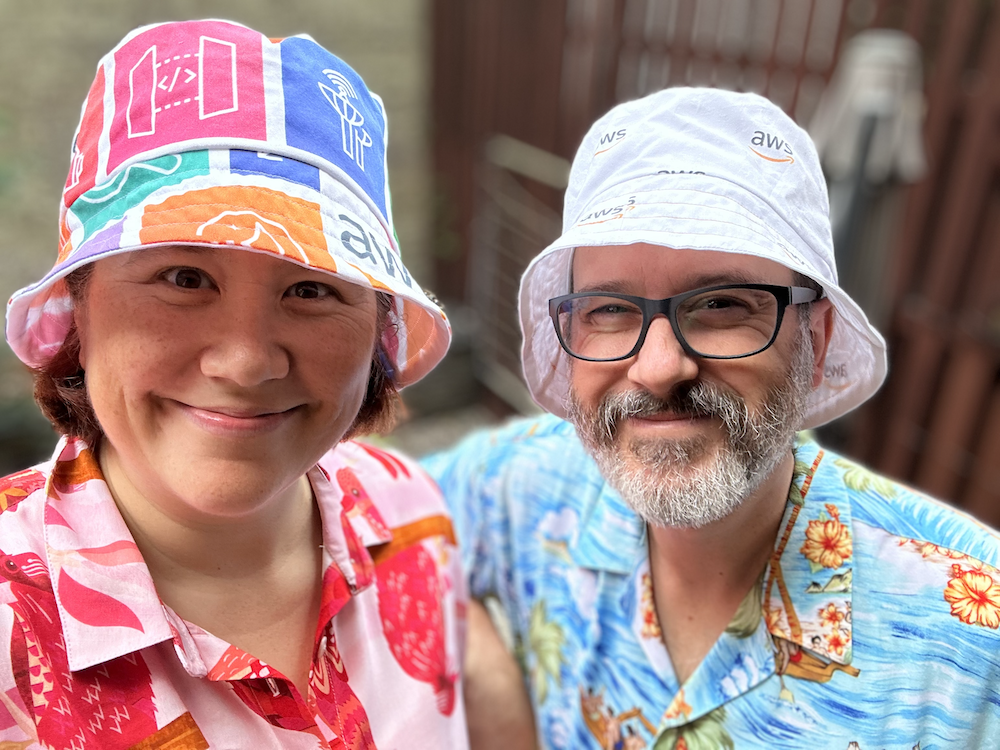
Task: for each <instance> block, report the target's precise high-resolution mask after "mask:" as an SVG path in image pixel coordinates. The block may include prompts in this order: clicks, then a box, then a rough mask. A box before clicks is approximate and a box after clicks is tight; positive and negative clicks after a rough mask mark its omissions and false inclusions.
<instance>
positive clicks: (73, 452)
mask: <svg viewBox="0 0 1000 750" xmlns="http://www.w3.org/2000/svg"><path fill="white" fill-rule="evenodd" d="M309 479H310V481H311V483H312V487H313V491H314V493H315V496H316V499H317V502H318V504H319V508H320V512H321V515H322V518H323V540H324V548H325V552H324V564H325V572H324V576H323V596H322V604H321V609H320V621H319V623H318V627H317V632H316V639H315V652H314V656H313V661H312V669H311V672H310V679H309V690H308V694H307V695H304V696H303V695H301V694H300V693H299V692H298V690H297V689H296V688H295V687H294V686H293V685H292V683H291V682H289V681H286V680H285V679H284V678H283V677H282V675H281V674H280V673H278V672H277V671H275V670H273V669H271V668H269V667H268V665H267V664H265V663H263V662H261V661H259V660H257V659H255V658H254V657H253V656H251V655H250V654H248V653H246V652H244V651H242V650H240V649H239V648H237V647H236V646H233V645H231V644H229V643H226V642H225V641H223V640H222V639H220V638H217V637H216V636H214V635H212V634H211V633H208V632H206V631H205V630H202V629H201V628H199V627H198V626H197V625H194V624H193V623H190V622H187V621H185V620H183V619H182V618H181V617H179V616H178V615H177V614H176V613H174V612H173V611H172V610H171V609H170V608H169V607H168V606H166V605H165V604H164V603H163V602H161V601H160V599H159V597H158V596H157V594H156V589H155V587H154V584H153V580H152V578H151V577H150V574H149V570H148V569H147V568H146V564H145V563H144V562H143V559H142V555H140V553H139V549H138V548H137V547H136V545H135V542H134V541H133V539H132V535H131V534H130V533H129V530H128V528H127V527H126V525H125V523H124V521H123V520H122V517H121V515H120V514H119V512H118V508H117V506H116V505H115V503H114V501H113V499H112V498H111V495H110V493H109V492H108V487H107V485H106V484H105V482H104V480H103V478H102V476H101V472H100V469H99V467H98V465H97V463H96V461H95V460H94V457H93V455H92V454H91V453H90V451H89V450H87V448H86V446H85V444H84V443H83V442H81V441H79V440H74V439H69V440H63V441H61V442H60V444H59V446H58V447H57V449H56V453H55V457H54V459H53V460H52V461H50V462H48V463H45V464H42V465H40V466H39V467H37V468H35V469H29V470H27V471H23V472H20V473H18V474H14V475H12V476H9V477H7V478H6V479H2V480H0V648H4V644H7V648H8V649H9V657H7V658H3V659H2V660H0V703H2V705H0V747H7V746H8V744H9V746H10V747H18V748H36V747H48V748H73V749H74V750H84V749H85V748H86V749H89V748H130V747H137V748H145V749H151V748H159V747H170V748H172V749H173V750H186V749H193V748H208V747H211V748H213V749H214V748H251V747H252V748H255V749H257V748H376V747H377V748H383V749H387V748H403V747H405V748H464V747H467V744H468V741H467V739H466V730H465V716H464V710H463V707H462V702H461V685H460V680H459V671H460V666H461V653H462V649H463V646H464V643H463V635H464V619H465V601H466V592H465V589H464V584H463V579H462V576H461V574H460V570H459V567H458V566H459V559H458V555H457V554H456V551H455V538H454V534H453V532H452V527H451V521H450V519H449V517H448V515H447V512H446V510H445V507H444V504H443V502H442V500H441V498H440V496H439V494H438V491H437V490H436V488H435V487H434V485H433V484H432V483H431V481H430V480H429V479H427V478H426V476H425V475H424V474H423V472H422V471H421V470H420V469H419V468H417V467H416V466H415V465H414V464H412V463H409V462H407V461H404V460H402V459H400V458H398V457H397V456H395V455H393V454H389V453H386V452H384V451H382V450H379V449H376V448H373V447H371V446H368V445H364V444H361V443H353V442H352V443H343V444H341V445H339V446H337V447H336V448H335V449H334V450H332V451H330V452H329V453H328V454H326V456H324V457H323V459H322V460H321V461H320V463H319V464H318V465H317V466H316V467H314V468H313V469H312V470H311V471H310V473H309Z"/></svg>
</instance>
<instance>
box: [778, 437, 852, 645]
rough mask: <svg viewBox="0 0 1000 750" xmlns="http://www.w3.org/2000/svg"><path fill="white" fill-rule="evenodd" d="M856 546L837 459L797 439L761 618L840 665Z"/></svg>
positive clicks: (847, 639)
mask: <svg viewBox="0 0 1000 750" xmlns="http://www.w3.org/2000/svg"><path fill="white" fill-rule="evenodd" d="M853 542H854V533H853V523H852V517H851V503H850V498H849V496H848V494H847V492H846V490H845V488H844V485H843V482H841V481H840V475H839V473H838V471H837V468H836V466H834V462H833V460H832V458H830V457H828V456H827V455H826V453H825V452H824V451H823V450H822V449H821V448H820V447H819V446H818V445H817V444H816V443H815V442H812V441H811V440H802V441H800V443H799V444H798V445H797V446H796V448H795V476H794V478H793V480H792V486H791V488H790V491H789V498H788V504H787V506H786V508H785V514H784V517H783V518H782V520H781V526H780V529H779V533H778V539H777V543H776V545H775V550H774V555H773V557H772V559H771V563H770V565H769V567H768V571H767V574H766V576H765V584H764V602H763V606H764V619H765V622H766V623H767V627H768V630H769V631H770V632H771V634H772V635H773V636H775V637H776V638H781V639H783V640H785V641H789V642H791V643H794V644H797V645H798V646H800V647H801V648H804V649H806V650H808V651H810V652H812V653H814V654H817V655H819V656H820V657H823V658H824V659H828V660H830V661H832V662H835V663H837V664H842V665H843V664H850V663H851V656H852V643H853V640H852V632H853V623H852V595H851V591H852V583H853V577H854V557H853V553H854V545H853Z"/></svg>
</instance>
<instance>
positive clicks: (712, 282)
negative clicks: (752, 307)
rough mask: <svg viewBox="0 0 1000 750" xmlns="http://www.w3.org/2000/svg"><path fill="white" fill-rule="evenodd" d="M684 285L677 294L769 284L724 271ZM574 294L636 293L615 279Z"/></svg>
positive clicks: (709, 274)
mask: <svg viewBox="0 0 1000 750" xmlns="http://www.w3.org/2000/svg"><path fill="white" fill-rule="evenodd" d="M685 281H686V283H685V284H684V289H680V290H678V292H677V293H678V294H683V293H684V292H687V291H691V290H692V289H701V288H703V287H708V286H720V285H722V284H764V283H770V282H768V281H765V280H763V279H760V278H758V277H755V276H751V275H749V274H746V273H743V272H742V271H725V272H723V273H706V274H702V275H699V276H692V277H688V278H687V279H686V280H685ZM573 291H574V292H591V293H593V292H610V293H612V294H631V295H634V294H635V293H636V289H635V284H634V283H631V282H628V281H624V280H621V279H615V280H613V281H610V280H609V281H596V282H594V283H592V284H586V285H584V286H582V287H580V288H578V289H574V290H573Z"/></svg>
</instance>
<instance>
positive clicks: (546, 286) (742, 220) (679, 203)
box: [519, 177, 886, 428]
mask: <svg viewBox="0 0 1000 750" xmlns="http://www.w3.org/2000/svg"><path fill="white" fill-rule="evenodd" d="M650 185H652V182H651V181H643V180H637V181H634V182H633V183H632V184H630V185H624V186H616V189H615V190H614V191H613V193H611V194H605V195H604V196H598V198H597V199H596V200H594V201H593V202H592V203H591V205H590V206H589V207H588V209H587V210H586V211H584V212H582V216H583V218H581V219H580V220H579V221H577V222H576V223H575V224H574V225H572V226H570V227H568V228H567V229H566V231H565V232H564V233H563V235H562V236H561V237H560V238H559V239H557V240H556V241H555V242H554V243H552V244H551V245H549V247H547V248H546V249H545V250H544V251H543V252H542V253H541V254H540V255H538V256H537V257H536V258H535V259H534V260H533V261H532V263H531V265H529V267H528V269H527V270H526V271H525V274H524V276H523V278H522V280H521V288H520V296H519V310H520V319H521V331H522V335H523V345H522V363H523V367H524V375H525V379H526V381H527V384H528V388H529V390H530V392H531V395H532V397H533V398H534V400H535V402H536V403H537V404H538V405H539V406H541V407H542V408H543V409H545V410H547V411H549V412H551V413H553V414H555V415H557V416H559V417H562V418H566V417H567V416H568V413H569V396H570V387H571V358H570V357H569V355H567V354H566V353H565V352H564V351H563V350H562V348H561V347H560V345H559V341H558V339H557V337H556V334H555V330H554V329H553V326H552V322H551V320H550V319H549V317H548V300H549V299H551V298H552V297H556V296H558V295H560V294H566V293H568V292H569V291H571V290H570V278H571V275H570V271H571V264H572V258H573V250H574V249H575V248H577V247H584V246H587V247H593V246H615V245H631V244H636V243H647V244H650V245H657V246H662V247H664V248H676V249H692V250H710V251H716V252H725V253H735V254H742V255H754V256H757V257H761V258H767V259H769V260H773V261H775V262H778V263H780V264H782V265H784V266H786V267H788V268H790V269H792V270H793V271H798V272H800V273H802V274H804V275H806V276H808V277H810V278H812V279H813V280H815V281H816V282H817V283H819V284H820V285H821V286H822V287H823V290H824V292H825V295H826V296H827V297H828V298H829V299H830V300H831V302H832V303H833V308H834V310H835V314H836V318H835V323H834V330H833V335H832V337H831V339H830V343H829V347H828V350H827V356H826V364H825V367H824V370H825V372H824V378H823V382H822V383H821V384H820V385H819V387H817V388H816V389H815V390H814V391H813V392H812V394H811V395H810V399H809V403H808V408H807V412H806V414H805V419H804V423H803V425H802V427H803V428H810V427H818V426H819V425H822V424H825V423H827V422H829V421H831V420H833V419H836V418H837V417H840V416H842V415H843V414H846V413H847V412H849V411H850V410H852V409H854V408H855V407H857V406H859V405H860V404H861V403H863V402H864V401H866V400H867V399H868V398H870V397H871V396H872V395H873V394H874V393H875V392H876V391H877V390H878V389H879V387H880V386H881V385H882V382H883V381H884V380H885V376H886V348H885V341H884V339H883V338H882V336H881V334H879V332H878V331H876V330H875V329H874V328H873V327H872V326H871V324H870V323H869V322H868V319H867V317H866V316H865V314H864V312H863V311H862V310H861V308H860V307H858V305H857V304H856V303H855V302H854V301H853V300H852V299H851V298H850V297H849V296H848V295H847V294H846V293H845V292H844V291H843V290H842V289H841V288H840V286H839V284H838V283H837V279H836V272H835V270H834V269H833V268H824V269H819V268H816V267H813V266H810V265H809V264H808V263H807V262H806V261H805V260H804V257H806V256H807V253H805V252H803V251H802V250H801V249H800V248H797V247H796V246H795V244H796V240H797V238H796V236H795V234H794V232H793V231H792V230H791V227H790V226H789V225H788V224H787V223H786V222H785V221H784V219H783V218H782V217H781V216H780V215H779V214H778V213H777V212H776V211H774V210H773V209H772V208H771V207H770V206H769V204H767V203H766V202H764V201H761V200H759V199H757V198H755V197H754V196H752V195H750V194H749V193H747V192H746V191H744V190H742V188H740V187H738V186H736V185H733V184H731V183H725V184H723V185H720V184H719V181H718V180H712V179H711V178H701V179H698V178H697V177H693V178H692V179H690V180H688V181H687V183H686V186H685V187H683V188H668V189H651V188H650ZM630 201H631V203H630ZM790 238H791V239H790Z"/></svg>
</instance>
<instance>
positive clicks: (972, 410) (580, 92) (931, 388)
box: [433, 0, 1000, 526]
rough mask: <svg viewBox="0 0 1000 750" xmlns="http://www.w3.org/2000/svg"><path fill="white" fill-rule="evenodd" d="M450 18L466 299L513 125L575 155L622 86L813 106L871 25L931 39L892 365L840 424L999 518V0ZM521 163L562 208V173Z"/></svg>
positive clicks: (447, 248)
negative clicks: (921, 172) (851, 43)
mask: <svg viewBox="0 0 1000 750" xmlns="http://www.w3.org/2000/svg"><path fill="white" fill-rule="evenodd" d="M433 23H434V45H433V48H434V118H435V124H434V158H435V168H436V172H437V179H438V200H437V205H438V206H439V209H440V210H439V212H438V217H437V226H438V245H437V246H438V258H437V261H436V272H437V279H436V283H437V289H438V291H440V293H441V294H442V295H443V296H444V297H446V298H450V299H453V300H463V299H466V298H467V297H468V291H467V290H468V280H469V279H470V278H473V277H474V273H473V274H470V273H469V268H468V260H469V258H470V257H472V254H473V250H474V246H475V243H476V238H477V234H476V229H475V226H476V225H475V222H474V218H475V217H476V216H477V215H479V216H482V215H483V214H484V212H485V213H488V211H487V210H484V205H485V202H488V200H489V198H488V196H486V195H485V194H484V191H483V189H482V185H483V184H484V182H483V181H484V174H486V173H488V172H489V170H490V169H491V167H490V166H489V165H488V163H487V160H486V159H485V158H484V156H485V144H486V143H487V142H488V140H489V139H490V138H491V137H492V136H493V135H494V134H497V133H500V134H504V135H506V136H510V137H512V138H515V139H517V140H519V141H522V142H524V143H526V144H530V145H531V146H534V147H537V148H539V149H542V150H544V151H547V152H550V153H552V154H555V155H557V156H561V157H563V158H565V159H571V158H572V155H573V152H574V151H575V149H576V146H577V144H578V143H579V141H580V139H581V138H582V136H583V134H584V132H585V131H586V129H587V127H588V126H589V124H590V123H591V122H592V121H593V120H594V119H596V118H597V117H599V116H600V115H601V114H602V113H604V112H605V111H607V109H609V108H610V107H611V106H613V105H614V104H615V103H616V102H618V101H623V100H626V99H631V98H635V97H637V96H641V95H643V94H645V93H648V92H651V91H655V90H657V89H660V88H663V87H666V86H673V85H710V86H719V87H724V88H731V89H736V90H751V91H756V92H758V93H762V94H764V95H765V96H768V97H769V98H771V99H772V100H773V101H775V102H776V103H777V104H779V105H780V106H781V107H783V108H784V109H785V111H787V112H788V113H789V114H790V115H792V116H793V117H794V118H795V119H796V120H797V121H799V122H800V123H803V124H805V123H807V122H808V120H809V118H810V117H811V115H812V114H813V112H814V111H815V108H816V105H817V102H818V100H819V97H820V95H821V94H822V92H823V89H824V87H825V85H826V83H827V82H828V80H829V78H830V75H831V73H832V71H833V69H834V67H835V66H836V63H837V59H838V55H839V52H840V50H841V49H842V48H843V45H844V42H845V41H846V40H848V39H850V38H851V37H852V36H853V35H854V34H856V33H857V32H858V31H860V30H861V29H864V28H893V29H899V30H902V31H905V32H907V33H908V34H909V35H910V36H912V37H913V38H914V39H916V40H917V42H918V43H919V44H920V46H921V49H922V51H923V58H924V60H923V61H924V75H925V92H926V97H927V115H926V120H925V131H924V138H925V146H926V150H927V156H928V161H929V170H928V173H927V174H926V176H925V177H924V178H923V179H922V180H921V181H920V182H919V183H917V184H915V185H914V186H912V187H910V188H907V189H906V190H905V192H904V193H903V194H902V196H901V209H900V211H899V212H898V220H897V221H896V222H895V225H894V226H893V227H892V228H891V230H892V231H891V232H890V235H889V236H890V240H889V241H888V242H889V247H888V249H889V260H888V264H889V275H888V278H889V281H888V283H887V284H886V285H885V288H884V295H885V305H886V309H887V310H888V313H887V316H886V324H885V326H884V327H885V333H886V335H887V339H888V340H889V345H890V358H891V362H890V376H889V380H888V382H887V384H886V386H885V387H884V388H883V389H882V391H881V392H880V393H879V395H878V396H876V397H875V398H874V399H872V401H870V402H869V403H868V404H867V405H865V406H864V407H862V408H861V409H860V410H859V411H858V412H856V413H855V414H854V415H852V416H851V417H850V418H849V419H848V420H845V421H844V423H843V424H842V425H841V428H840V431H839V433H836V432H834V433H832V434H836V435H837V438H838V440H839V442H841V444H842V447H843V448H844V449H845V450H846V452H848V453H850V454H852V455H854V456H856V457H858V458H860V459H862V460H863V461H865V462H866V463H868V464H869V465H871V466H872V467H873V468H876V469H879V470H881V471H884V472H886V473H888V474H890V475H893V476H895V477H898V478H900V479H902V480H904V481H907V482H909V483H911V484H913V485H915V486H918V487H920V488H923V489H925V490H927V491H928V492H930V493H932V494H934V495H936V496H938V497H941V498H944V499H947V500H949V501H952V502H954V503H956V504H957V505H959V506H962V507H964V508H965V509H967V510H968V511H970V512H971V513H973V514H975V515H977V516H979V517H980V518H982V519H984V520H986V521H987V522H989V523H991V524H993V525H997V526H1000V181H998V166H1000V138H998V137H997V135H998V132H997V131H998V125H1000V122H998V118H1000V9H998V8H997V3H996V2H994V0H979V1H976V0H910V1H908V2H906V1H903V0H867V1H862V0H850V2H841V1H840V0H435V3H434V19H433ZM505 179H506V178H505ZM516 179H517V180H518V181H519V185H520V188H519V189H521V190H523V191H524V192H525V193H526V194H527V195H530V200H531V201H533V202H535V203H537V204H539V205H540V206H547V207H548V208H549V209H550V210H551V211H552V212H554V213H558V211H559V209H560V207H561V206H560V203H561V193H560V191H559V190H558V189H555V188H553V187H551V185H544V184H542V183H540V182H537V181H534V180H531V179H526V178H523V177H517V178H516ZM538 249H541V246H539V247H538ZM509 270H510V269H508V271H509ZM514 275H515V276H516V274H514ZM505 314H508V315H509V314H510V313H509V312H508V313H505ZM500 322H502V324H503V325H506V326H508V327H509V326H510V325H512V324H513V325H516V322H513V321H510V320H505V321H500ZM485 323H486V325H490V321H485Z"/></svg>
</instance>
